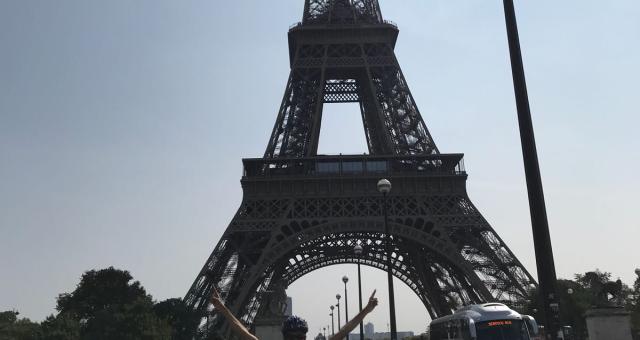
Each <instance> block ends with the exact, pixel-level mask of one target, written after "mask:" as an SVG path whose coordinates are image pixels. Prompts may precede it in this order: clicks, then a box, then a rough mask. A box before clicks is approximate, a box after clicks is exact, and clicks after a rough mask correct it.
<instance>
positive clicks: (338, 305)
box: [336, 294, 342, 332]
mask: <svg viewBox="0 0 640 340" xmlns="http://www.w3.org/2000/svg"><path fill="white" fill-rule="evenodd" d="M341 297H342V296H340V294H336V300H338V303H336V307H338V332H339V331H340V298H341Z"/></svg>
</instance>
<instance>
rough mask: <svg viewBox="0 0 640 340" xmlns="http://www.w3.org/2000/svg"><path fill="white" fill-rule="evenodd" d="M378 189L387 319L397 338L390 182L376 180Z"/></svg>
mask: <svg viewBox="0 0 640 340" xmlns="http://www.w3.org/2000/svg"><path fill="white" fill-rule="evenodd" d="M378 191H379V192H380V193H381V194H382V211H383V212H384V233H385V236H386V238H385V240H386V242H385V253H386V256H387V281H388V282H389V283H388V284H389V319H390V322H391V340H398V333H397V331H396V306H395V305H396V302H395V298H394V294H393V272H392V269H391V234H390V233H389V221H388V220H389V218H388V216H387V195H388V194H389V192H390V191H391V182H389V180H387V179H381V180H379V181H378Z"/></svg>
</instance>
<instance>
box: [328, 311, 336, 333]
mask: <svg viewBox="0 0 640 340" xmlns="http://www.w3.org/2000/svg"><path fill="white" fill-rule="evenodd" d="M334 308H335V307H334V306H333V305H331V306H329V309H331V313H330V314H329V315H331V336H334V335H336V330H335V329H334V328H333V309H334Z"/></svg>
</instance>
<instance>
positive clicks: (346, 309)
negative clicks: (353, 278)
mask: <svg viewBox="0 0 640 340" xmlns="http://www.w3.org/2000/svg"><path fill="white" fill-rule="evenodd" d="M342 282H344V324H345V325H346V324H347V323H349V299H348V298H347V282H349V278H348V277H346V276H343V277H342ZM345 339H346V340H349V333H347V336H346V337H345Z"/></svg>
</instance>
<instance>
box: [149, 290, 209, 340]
mask: <svg viewBox="0 0 640 340" xmlns="http://www.w3.org/2000/svg"><path fill="white" fill-rule="evenodd" d="M153 311H154V312H155V314H156V315H157V316H158V317H159V318H160V319H162V320H164V321H166V322H167V323H168V324H169V325H170V326H171V329H172V333H171V339H172V340H190V339H192V338H193V335H194V332H195V330H196V329H197V327H198V324H199V323H200V316H199V314H198V313H196V312H195V311H193V310H191V309H190V308H189V307H187V305H186V304H185V303H184V302H183V301H182V299H168V300H165V301H162V302H159V303H157V304H156V305H155V306H154V307H153Z"/></svg>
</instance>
